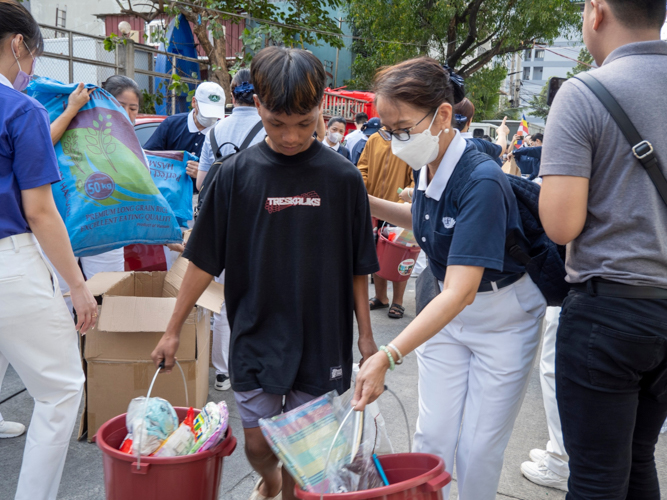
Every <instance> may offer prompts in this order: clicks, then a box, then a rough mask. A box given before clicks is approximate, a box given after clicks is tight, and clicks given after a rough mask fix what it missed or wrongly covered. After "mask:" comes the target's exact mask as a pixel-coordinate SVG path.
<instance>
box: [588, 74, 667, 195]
mask: <svg viewBox="0 0 667 500" xmlns="http://www.w3.org/2000/svg"><path fill="white" fill-rule="evenodd" d="M575 78H576V79H577V80H579V81H581V82H583V83H584V84H585V85H586V86H587V87H588V88H589V89H590V90H591V92H593V93H594V94H595V96H596V97H597V98H598V99H599V100H600V102H601V103H602V104H603V105H604V107H605V108H607V111H609V114H610V115H611V117H612V118H613V119H614V121H615V122H616V125H618V128H620V129H621V132H623V135H624V136H625V138H626V139H627V140H628V142H629V143H630V146H631V147H632V154H633V155H635V158H637V159H638V160H639V162H640V163H641V164H642V166H643V167H644V169H646V173H647V174H648V175H649V177H650V178H651V180H652V181H653V184H655V187H656V189H657V190H658V193H660V197H661V198H662V201H664V202H665V204H667V179H665V176H664V174H663V173H662V172H661V171H660V165H659V163H658V158H657V156H655V151H654V150H653V146H652V145H651V143H650V142H648V141H646V140H643V139H642V137H641V135H639V132H638V131H637V129H636V128H635V126H634V125H633V124H632V122H631V121H630V118H628V115H627V114H626V113H625V111H623V108H622V107H621V105H620V104H618V101H616V99H614V96H612V95H611V94H610V93H609V91H608V90H607V89H606V88H605V86H604V85H602V84H601V83H600V81H599V80H598V79H597V78H595V77H594V76H593V75H590V74H588V73H580V74H578V75H577V76H576V77H575Z"/></svg>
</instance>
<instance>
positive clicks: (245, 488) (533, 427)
mask: <svg viewBox="0 0 667 500" xmlns="http://www.w3.org/2000/svg"><path fill="white" fill-rule="evenodd" d="M405 303H406V316H405V318H404V319H403V320H392V319H389V318H387V315H386V309H385V310H380V311H373V312H372V321H373V328H374V332H375V336H376V340H377V343H378V345H381V344H386V343H388V342H389V341H390V340H391V339H392V338H394V336H395V335H396V334H397V333H399V332H400V331H401V329H402V328H404V327H405V326H406V325H407V324H408V322H409V321H410V320H411V319H412V318H413V317H414V312H415V309H414V280H411V283H410V286H409V287H408V291H407V294H406V301H405ZM356 358H357V359H358V355H357V356H356ZM210 378H211V387H212V386H213V385H212V384H213V372H211V375H210ZM387 384H388V385H389V387H390V388H391V389H393V390H394V391H395V392H396V393H397V394H398V396H399V397H400V399H401V400H402V402H403V404H404V405H405V407H406V409H407V412H408V417H409V421H410V432H411V433H412V432H414V425H415V421H416V418H417V391H416V388H417V361H416V359H415V357H414V355H413V356H409V357H408V358H407V359H406V361H405V363H404V364H403V365H402V366H401V367H399V368H398V369H397V370H396V371H395V372H393V373H391V374H390V375H389V377H388V378H387ZM21 389H23V384H22V383H21V381H20V380H19V379H18V377H17V376H16V374H15V373H14V372H13V370H12V369H11V368H10V369H9V371H8V373H7V376H6V378H5V381H4V383H3V386H2V391H1V392H0V401H2V400H3V399H5V398H7V397H9V396H11V395H12V394H15V393H16V392H17V391H20V390H21ZM209 397H210V400H212V401H220V400H222V399H224V400H226V401H227V403H228V404H229V408H230V415H231V427H232V430H233V432H234V434H235V435H236V436H237V438H239V443H238V447H237V450H236V452H235V453H234V454H233V455H232V456H231V457H229V458H227V459H226V460H225V466H224V472H223V478H222V488H221V494H220V498H224V499H229V500H246V499H247V498H248V496H249V494H250V492H251V491H252V488H253V485H254V484H255V482H256V481H257V476H256V474H254V473H253V471H252V469H251V468H250V466H249V465H248V463H247V461H246V459H245V456H244V454H243V435H242V428H241V421H240V420H239V417H238V412H237V410H236V407H235V404H234V398H233V395H232V393H231V391H227V392H218V391H215V390H213V389H211V391H210V393H209ZM379 404H380V408H381V410H382V413H383V415H384V417H385V420H386V421H387V426H388V431H389V435H390V438H391V440H392V442H393V445H394V447H395V449H396V451H399V452H403V451H407V446H408V445H407V430H406V426H405V423H404V418H403V415H402V413H401V410H400V408H399V406H398V404H397V403H396V401H395V400H394V399H393V397H392V396H390V395H388V394H385V395H383V396H382V397H381V398H380V400H379ZM32 408H33V403H32V400H31V399H30V397H29V396H28V394H27V393H26V392H23V393H21V394H19V395H17V396H15V397H13V398H11V399H10V400H8V401H6V402H5V403H2V404H1V405H0V411H2V413H3V415H4V416H5V418H7V419H11V420H17V421H19V422H22V423H24V424H28V423H29V421H30V415H31V413H32ZM547 439H548V433H547V428H546V419H545V415H544V408H543V406H542V394H541V391H540V384H539V379H538V371H537V363H536V365H535V368H534V369H533V373H532V374H531V379H530V385H529V387H528V392H527V394H526V399H525V401H524V404H523V407H522V409H521V413H520V414H519V417H518V419H517V422H516V426H515V429H514V433H513V435H512V439H511V440H510V443H509V446H508V448H507V452H506V454H505V466H504V469H503V473H502V476H501V480H500V486H499V488H498V495H497V499H498V500H508V499H513V500H541V499H548V500H556V499H564V498H565V494H564V493H563V492H561V491H558V490H554V489H550V488H543V487H540V486H536V485H534V484H532V483H530V482H529V481H527V480H525V479H524V478H523V477H522V476H521V473H520V471H519V465H520V464H521V462H522V461H524V460H527V458H528V451H529V450H530V449H531V448H535V447H544V446H545V444H546V441H547ZM24 444H25V437H21V438H17V439H4V440H0V500H8V499H10V498H12V497H13V491H14V490H15V488H16V482H17V479H18V473H19V468H20V463H21V456H22V453H23V446H24ZM657 462H658V473H659V475H660V479H661V482H663V484H665V482H664V481H667V442H666V440H665V437H661V439H660V442H659V443H658V450H657ZM455 476H456V475H455ZM58 498H59V499H62V500H98V499H100V500H102V499H104V478H103V473H102V461H101V454H100V451H99V450H98V448H97V446H96V445H94V444H89V443H87V442H86V441H82V442H78V441H76V439H75V437H73V438H72V442H71V445H70V451H69V455H68V459H67V464H66V465H65V472H64V474H63V481H62V484H61V487H60V494H59V496H58ZM451 498H452V499H455V498H456V483H455V482H454V486H453V488H452V495H451ZM663 498H667V496H665V495H663Z"/></svg>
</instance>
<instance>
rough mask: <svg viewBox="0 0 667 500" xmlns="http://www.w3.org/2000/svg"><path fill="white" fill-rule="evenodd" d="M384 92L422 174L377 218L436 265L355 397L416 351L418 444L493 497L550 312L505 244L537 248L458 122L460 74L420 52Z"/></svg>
mask: <svg viewBox="0 0 667 500" xmlns="http://www.w3.org/2000/svg"><path fill="white" fill-rule="evenodd" d="M374 87H375V88H374V91H375V96H376V98H375V99H376V100H375V105H376V108H377V111H378V113H379V115H380V118H381V120H382V123H383V124H384V129H382V130H380V134H381V135H382V136H383V137H384V138H385V140H388V141H391V147H392V151H393V153H394V154H395V155H396V156H398V157H399V158H400V159H402V160H403V161H405V162H406V163H407V164H408V165H410V166H411V167H412V168H413V169H414V176H415V190H414V194H413V203H412V205H408V204H399V203H393V202H390V201H386V200H381V199H379V198H374V197H372V196H369V199H370V205H371V213H372V215H373V216H375V217H377V218H378V219H382V220H385V221H388V222H390V223H392V224H396V225H397V226H400V227H405V228H412V229H413V231H414V234H415V237H416V238H417V242H418V243H419V245H420V246H421V248H422V250H423V251H424V252H425V253H426V255H427V256H428V261H429V268H428V269H427V271H429V272H426V271H424V272H423V273H422V275H421V276H420V277H419V279H418V283H417V288H418V292H419V293H418V302H420V301H421V302H422V303H427V305H425V306H424V307H423V309H421V312H419V314H418V315H417V317H416V318H415V319H414V321H413V322H412V323H410V325H408V326H407V327H406V328H405V329H404V330H403V331H402V332H401V333H400V335H398V336H397V337H396V338H395V339H394V340H393V341H392V342H391V343H389V344H388V345H387V346H382V347H380V351H378V353H377V354H375V355H373V356H372V357H371V358H369V359H368V360H367V361H366V362H365V363H364V365H363V366H362V367H361V370H360V372H359V374H358V375H357V382H356V387H355V394H354V398H353V400H352V404H353V406H355V409H357V410H360V409H363V408H364V407H365V405H366V404H368V403H370V402H372V401H374V400H375V399H376V398H377V397H378V396H379V395H380V394H381V393H382V392H383V390H384V381H385V375H386V372H387V370H388V369H394V368H395V367H396V366H397V365H400V364H401V363H402V362H403V358H404V356H406V355H408V353H410V352H412V351H416V352H417V360H418V364H419V418H418V420H417V426H416V434H415V440H414V447H413V451H414V452H421V453H433V454H436V455H438V456H440V457H442V458H443V459H444V461H445V466H446V469H447V471H448V472H450V473H451V472H452V470H453V466H454V461H455V460H456V466H457V473H458V492H459V498H460V500H495V498H496V491H497V489H498V483H499V480H500V473H501V470H502V466H503V455H504V452H505V448H506V446H507V443H508V442H509V439H510V435H511V433H512V428H513V426H514V421H515V419H516V417H517V415H518V413H519V409H520V407H521V402H522V400H523V396H524V394H525V391H526V387H527V383H528V378H529V374H530V370H531V368H532V366H533V362H534V359H535V355H536V353H537V348H538V345H539V339H540V326H541V323H542V318H543V317H544V313H545V308H546V300H545V299H544V296H543V295H542V293H541V292H540V290H539V288H538V287H537V286H536V285H535V283H533V281H532V280H531V278H530V276H529V275H528V274H527V273H526V269H525V268H524V266H523V265H522V264H521V263H520V262H518V261H517V260H515V259H514V258H513V257H512V256H511V255H509V253H508V252H507V251H506V249H505V243H506V238H507V236H508V235H509V234H514V235H515V237H516V239H517V243H518V244H519V245H520V246H521V247H523V248H524V251H525V250H526V249H527V240H526V239H525V237H524V233H523V227H522V223H521V218H520V215H519V210H518V206H517V201H516V198H515V196H514V193H513V191H512V187H511V186H510V183H509V181H508V179H507V176H506V175H505V174H504V173H503V172H502V170H501V169H500V168H498V165H497V164H496V163H495V162H494V160H493V159H492V158H491V157H489V156H488V155H485V154H483V153H481V152H479V151H477V149H476V148H475V146H474V145H472V144H469V143H466V140H465V139H464V138H463V137H461V133H460V132H459V131H458V130H457V129H456V128H455V127H453V125H452V124H453V123H454V114H455V113H454V112H453V106H454V105H455V104H456V103H457V102H460V101H461V100H462V99H463V97H464V88H463V80H462V79H461V78H460V77H459V76H458V75H456V74H455V73H453V72H451V70H449V69H448V68H443V67H442V66H440V64H439V63H438V62H437V61H435V60H434V59H431V58H427V57H421V58H417V59H412V60H408V61H405V62H403V63H400V64H398V65H396V66H392V67H388V68H385V69H382V70H381V71H380V72H379V73H378V74H377V75H376V79H375V86H374ZM420 299H421V300H420ZM449 488H450V486H449V485H448V486H447V487H446V488H445V490H444V498H445V499H447V498H448V497H449Z"/></svg>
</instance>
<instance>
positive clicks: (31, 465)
mask: <svg viewBox="0 0 667 500" xmlns="http://www.w3.org/2000/svg"><path fill="white" fill-rule="evenodd" d="M8 363H11V365H12V366H13V367H14V369H15V370H16V373H18V375H19V377H20V378H21V380H22V381H23V383H24V384H25V386H26V388H27V389H28V392H29V393H30V395H31V396H32V397H33V398H34V399H35V410H34V412H33V415H32V420H31V422H30V427H29V429H28V436H27V439H26V445H25V451H24V453H23V465H22V466H21V474H20V476H19V482H18V489H17V492H16V499H17V500H24V499H25V500H27V499H30V500H34V499H39V500H55V498H56V494H57V493H58V486H59V485H60V478H61V476H62V472H63V467H64V465H65V457H66V456H67V448H68V446H69V441H70V438H71V436H72V431H73V430H74V424H75V422H76V417H77V413H78V410H79V403H80V402H81V395H82V392H83V383H84V375H83V370H82V369H81V359H80V356H79V349H78V337H77V333H76V330H75V327H74V323H73V322H72V317H71V316H70V315H69V314H68V312H67V307H65V302H64V301H63V297H62V294H61V293H60V289H59V287H58V279H57V277H56V275H55V273H54V272H53V270H52V269H51V267H50V266H49V265H48V264H47V263H46V260H45V259H44V257H43V256H42V253H41V252H40V250H39V247H38V245H37V241H36V240H35V238H34V237H33V235H32V234H22V235H19V236H14V237H9V238H4V239H2V240H0V375H4V373H5V370H6V369H7V364H8ZM3 498H7V497H6V496H3Z"/></svg>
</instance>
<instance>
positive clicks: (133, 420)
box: [125, 396, 178, 456]
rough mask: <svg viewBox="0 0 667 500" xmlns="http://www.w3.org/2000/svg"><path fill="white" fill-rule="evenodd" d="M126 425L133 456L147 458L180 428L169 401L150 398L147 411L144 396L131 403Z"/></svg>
mask: <svg viewBox="0 0 667 500" xmlns="http://www.w3.org/2000/svg"><path fill="white" fill-rule="evenodd" d="M144 411H146V416H145V418H144ZM125 425H126V426H127V430H128V432H129V435H128V438H130V439H132V454H133V455H134V456H138V455H139V454H141V455H143V456H147V455H150V454H152V453H154V452H155V451H156V450H157V449H158V448H159V447H160V445H162V442H163V441H164V440H165V439H167V438H168V437H169V436H170V435H171V434H172V433H173V432H174V431H175V430H176V429H177V428H178V416H177V415H176V411H175V410H174V407H173V406H171V404H170V403H169V401H166V400H164V399H162V398H150V399H149V400H148V408H147V409H146V398H145V397H143V396H142V397H140V398H134V399H133V400H132V401H130V405H129V406H128V408H127V416H126V417H125ZM130 435H131V436H130ZM128 438H126V439H128ZM140 446H141V450H139V447H140Z"/></svg>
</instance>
